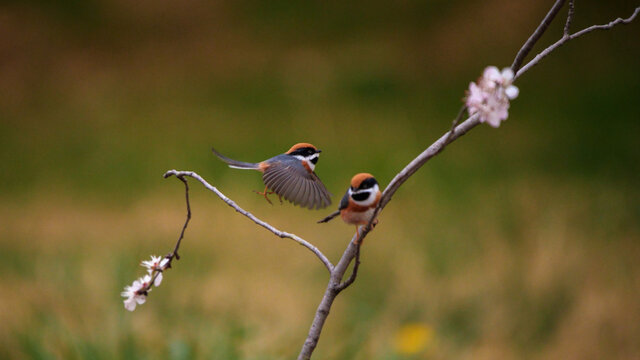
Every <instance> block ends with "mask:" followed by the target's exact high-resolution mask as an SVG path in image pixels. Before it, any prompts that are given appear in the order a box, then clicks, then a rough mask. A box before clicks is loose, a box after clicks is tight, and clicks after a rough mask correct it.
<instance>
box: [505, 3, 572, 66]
mask: <svg viewBox="0 0 640 360" xmlns="http://www.w3.org/2000/svg"><path fill="white" fill-rule="evenodd" d="M565 1H566V0H557V1H556V2H555V4H553V6H552V7H551V10H549V12H548V13H547V15H546V16H545V17H544V19H542V22H541V23H540V25H538V27H537V28H536V30H535V31H534V32H533V34H531V36H529V38H528V39H527V41H526V42H525V43H524V45H522V47H521V48H520V51H518V54H517V55H516V58H515V59H514V60H513V64H511V70H513V72H514V73H515V72H518V69H520V65H522V62H523V61H524V59H525V58H526V57H527V55H529V52H531V50H532V49H533V46H534V45H535V44H536V43H537V42H538V40H540V38H541V37H542V34H544V32H545V31H546V30H547V28H548V27H549V25H550V24H551V22H552V21H553V19H554V18H555V17H556V15H558V12H559V11H560V9H562V6H563V5H564V2H565Z"/></svg>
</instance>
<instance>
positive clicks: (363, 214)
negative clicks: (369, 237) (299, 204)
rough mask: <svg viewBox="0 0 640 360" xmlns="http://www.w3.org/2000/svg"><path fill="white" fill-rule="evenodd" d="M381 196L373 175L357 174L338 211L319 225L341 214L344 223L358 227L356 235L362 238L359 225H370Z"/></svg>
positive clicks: (352, 179)
mask: <svg viewBox="0 0 640 360" xmlns="http://www.w3.org/2000/svg"><path fill="white" fill-rule="evenodd" d="M381 196H382V194H381V193H380V187H379V186H378V182H377V181H376V178H374V177H373V175H371V174H368V173H360V174H356V175H355V176H354V177H353V178H351V186H350V187H349V189H347V192H346V193H345V194H344V196H343V197H342V201H340V207H339V208H338V210H337V211H335V212H333V213H332V214H331V215H329V216H327V217H326V218H324V219H322V220H320V221H318V223H325V222H328V221H329V220H331V219H333V218H334V217H336V216H338V214H339V215H340V217H341V218H342V220H343V221H344V222H346V223H347V224H352V225H355V226H356V234H358V236H360V233H359V232H358V225H366V224H368V223H369V220H371V216H372V215H373V211H374V210H375V208H376V206H378V202H380V197H381ZM376 223H377V219H376V221H374V225H375V224H376Z"/></svg>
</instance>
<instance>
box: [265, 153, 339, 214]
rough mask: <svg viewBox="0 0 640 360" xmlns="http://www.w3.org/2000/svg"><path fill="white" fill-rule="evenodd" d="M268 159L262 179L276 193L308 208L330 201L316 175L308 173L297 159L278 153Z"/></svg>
mask: <svg viewBox="0 0 640 360" xmlns="http://www.w3.org/2000/svg"><path fill="white" fill-rule="evenodd" d="M268 161H269V162H270V164H269V167H267V169H266V170H265V171H264V174H263V176H262V180H263V181H264V183H265V185H266V186H267V187H268V188H269V189H271V190H272V191H274V192H275V193H276V194H278V195H280V196H282V197H284V198H285V199H286V200H288V201H289V202H292V203H294V204H295V205H300V206H302V207H306V208H309V209H313V208H316V209H320V208H324V207H326V206H327V205H329V204H330V203H331V195H330V194H329V192H328V191H327V189H326V188H325V187H324V185H323V184H322V182H321V181H320V179H319V178H318V176H316V174H315V173H309V172H308V171H307V170H306V169H305V168H304V166H302V164H300V162H299V161H298V160H297V159H293V158H291V157H289V156H286V155H279V156H277V157H275V158H273V159H270V160H268Z"/></svg>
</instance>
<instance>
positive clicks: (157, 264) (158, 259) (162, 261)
mask: <svg viewBox="0 0 640 360" xmlns="http://www.w3.org/2000/svg"><path fill="white" fill-rule="evenodd" d="M168 263H169V259H167V258H166V257H162V256H153V255H151V260H144V261H142V263H141V264H140V265H141V266H144V267H146V268H147V272H149V275H151V276H153V273H154V271H155V272H157V273H158V274H157V275H156V278H155V280H154V281H153V285H154V286H160V284H161V283H162V271H163V270H164V269H166V268H167V264H168Z"/></svg>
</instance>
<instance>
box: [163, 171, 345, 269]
mask: <svg viewBox="0 0 640 360" xmlns="http://www.w3.org/2000/svg"><path fill="white" fill-rule="evenodd" d="M172 175H175V176H177V177H183V176H189V177H191V178H194V179H196V180H198V181H200V183H202V185H204V187H205V188H207V189H208V190H210V191H212V192H213V193H214V194H216V195H217V196H218V197H219V198H220V199H222V201H224V202H225V203H227V205H229V206H231V207H232V208H234V209H235V210H236V212H239V213H240V214H242V215H244V216H246V217H247V218H249V219H251V221H253V222H254V223H256V224H258V225H260V226H262V227H263V228H265V229H267V230H269V231H271V232H272V233H274V234H275V235H276V236H279V237H281V238H287V239H291V240H293V241H295V242H297V243H298V244H300V245H302V246H304V247H305V248H307V249H309V250H310V251H311V252H313V253H314V254H315V255H316V257H317V258H318V259H320V261H322V263H323V264H324V266H325V267H326V268H327V270H329V272H331V271H332V270H333V264H332V263H331V261H329V259H328V258H327V257H326V256H325V255H324V254H323V253H322V251H320V250H319V249H318V248H317V247H315V246H313V245H312V244H311V243H309V242H308V241H306V240H304V239H303V238H301V237H299V236H297V235H295V234H291V233H288V232H286V231H281V230H278V229H276V228H275V227H273V226H272V225H271V224H269V223H267V222H266V221H263V220H260V219H258V218H257V217H256V216H255V215H253V214H252V213H250V212H248V211H246V210H244V209H243V208H241V207H240V206H238V204H236V203H235V202H234V201H233V200H231V199H229V198H228V197H226V196H225V195H224V194H223V193H222V192H220V190H218V189H217V188H216V187H214V186H212V185H211V184H209V183H208V182H207V181H206V180H204V179H203V178H202V177H201V176H200V175H198V174H196V173H195V172H193V171H178V170H169V171H167V172H166V173H165V174H164V177H165V178H168V177H169V176H172Z"/></svg>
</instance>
